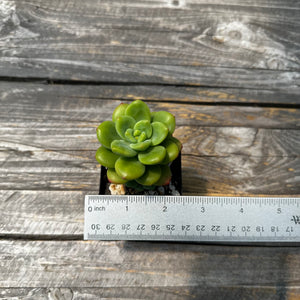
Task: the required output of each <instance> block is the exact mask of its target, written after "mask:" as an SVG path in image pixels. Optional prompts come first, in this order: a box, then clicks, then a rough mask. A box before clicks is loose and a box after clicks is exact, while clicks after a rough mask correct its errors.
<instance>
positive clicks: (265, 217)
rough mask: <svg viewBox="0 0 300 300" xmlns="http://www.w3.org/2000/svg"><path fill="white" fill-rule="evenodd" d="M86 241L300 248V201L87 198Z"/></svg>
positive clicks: (163, 197)
mask: <svg viewBox="0 0 300 300" xmlns="http://www.w3.org/2000/svg"><path fill="white" fill-rule="evenodd" d="M84 239H85V240H145V241H151V240H152V241H155V240H156V241H158V240H159V241H187V242H188V241H194V242H300V198H261V197H257V198H256V197H206V196H110V195H109V196H106V195H87V196H86V197H85V222H84Z"/></svg>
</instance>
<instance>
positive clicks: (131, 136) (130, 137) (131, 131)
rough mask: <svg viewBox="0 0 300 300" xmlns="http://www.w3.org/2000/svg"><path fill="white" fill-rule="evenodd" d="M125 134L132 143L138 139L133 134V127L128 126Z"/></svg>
mask: <svg viewBox="0 0 300 300" xmlns="http://www.w3.org/2000/svg"><path fill="white" fill-rule="evenodd" d="M125 136H126V139H127V141H129V142H131V143H136V139H135V137H134V135H133V129H132V128H128V129H127V130H126V131H125Z"/></svg>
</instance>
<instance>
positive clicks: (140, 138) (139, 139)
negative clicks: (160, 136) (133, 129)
mask: <svg viewBox="0 0 300 300" xmlns="http://www.w3.org/2000/svg"><path fill="white" fill-rule="evenodd" d="M146 138H147V136H146V133H145V132H142V133H141V134H140V136H139V137H138V138H137V141H138V142H139V143H141V142H143V141H145V140H146Z"/></svg>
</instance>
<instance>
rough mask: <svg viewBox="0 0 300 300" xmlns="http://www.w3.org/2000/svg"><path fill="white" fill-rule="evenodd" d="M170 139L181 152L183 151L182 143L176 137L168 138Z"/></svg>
mask: <svg viewBox="0 0 300 300" xmlns="http://www.w3.org/2000/svg"><path fill="white" fill-rule="evenodd" d="M168 139H170V140H171V141H172V142H174V143H175V144H176V145H177V147H178V151H179V152H180V151H181V149H182V144H181V142H180V141H179V140H178V139H177V138H176V137H174V136H170V137H168Z"/></svg>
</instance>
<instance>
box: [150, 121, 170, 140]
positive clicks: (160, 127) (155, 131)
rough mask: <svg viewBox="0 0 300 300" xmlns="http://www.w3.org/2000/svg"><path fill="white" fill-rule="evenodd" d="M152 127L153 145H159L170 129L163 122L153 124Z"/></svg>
mask: <svg viewBox="0 0 300 300" xmlns="http://www.w3.org/2000/svg"><path fill="white" fill-rule="evenodd" d="M151 126H152V138H151V140H152V145H153V146H156V145H159V144H160V143H161V142H162V141H163V140H164V139H165V138H166V137H167V135H168V132H169V130H168V128H167V126H166V125H165V124H163V123H161V122H153V123H152V124H151Z"/></svg>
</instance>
